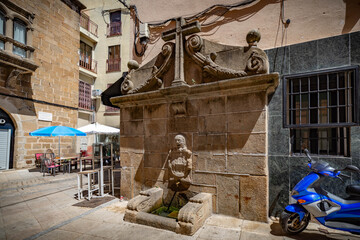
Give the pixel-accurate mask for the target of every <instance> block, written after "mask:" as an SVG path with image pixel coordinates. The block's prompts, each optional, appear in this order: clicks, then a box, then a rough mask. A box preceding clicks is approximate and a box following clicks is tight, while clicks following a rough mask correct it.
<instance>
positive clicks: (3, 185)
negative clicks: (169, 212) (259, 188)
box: [0, 170, 360, 240]
mask: <svg viewBox="0 0 360 240" xmlns="http://www.w3.org/2000/svg"><path fill="white" fill-rule="evenodd" d="M76 188H77V180H76V173H71V174H68V173H67V174H62V173H60V174H57V175H56V176H55V177H53V176H45V177H43V176H42V174H41V173H39V172H38V171H37V170H12V171H2V172H0V239H66V240H71V239H95V240H96V239H126V240H130V239H133V240H137V239H139V240H147V239H149V240H161V239H180V240H182V239H196V240H206V239H208V240H213V239H214V240H216V239H219V240H234V239H241V240H245V239H252V240H256V239H306V240H311V239H316V240H319V239H320V240H321V239H358V240H360V237H358V236H355V235H351V234H348V233H346V232H340V231H333V230H330V229H325V228H324V227H320V226H319V225H317V224H315V223H311V224H310V225H309V227H308V228H307V230H306V231H304V232H303V233H301V234H299V235H297V236H291V237H289V236H284V235H283V233H282V231H281V229H280V225H279V224H278V223H277V222H271V223H269V224H266V223H258V222H251V221H246V220H241V219H238V218H233V217H228V216H223V215H217V214H213V215H212V216H211V217H210V218H209V219H208V220H207V221H206V223H205V225H204V226H203V227H202V228H201V229H200V230H199V231H197V232H196V233H195V235H193V236H184V235H179V234H176V233H173V232H170V231H166V230H161V229H156V228H152V227H148V226H143V225H138V224H133V223H128V222H124V221H123V217H124V211H125V207H126V204H127V202H126V201H123V202H121V201H120V200H119V199H118V198H115V199H114V200H111V201H109V202H106V203H103V204H102V205H99V206H97V207H93V208H89V207H80V206H79V203H80V202H82V201H79V200H77V199H76V198H75V194H76V193H77V189H76ZM76 204H77V205H78V206H76ZM319 229H320V230H319Z"/></svg>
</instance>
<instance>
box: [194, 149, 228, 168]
mask: <svg viewBox="0 0 360 240" xmlns="http://www.w3.org/2000/svg"><path fill="white" fill-rule="evenodd" d="M194 161H195V164H196V165H195V166H196V168H195V169H196V170H203V171H211V172H222V171H225V164H226V160H225V154H223V155H214V154H208V153H199V154H198V155H197V156H196V157H195V160H194Z"/></svg>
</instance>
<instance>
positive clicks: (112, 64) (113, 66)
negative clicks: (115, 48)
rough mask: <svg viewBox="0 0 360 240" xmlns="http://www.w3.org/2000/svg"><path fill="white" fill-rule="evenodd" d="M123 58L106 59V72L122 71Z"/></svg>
mask: <svg viewBox="0 0 360 240" xmlns="http://www.w3.org/2000/svg"><path fill="white" fill-rule="evenodd" d="M120 66H121V58H119V59H108V60H106V72H107V73H108V72H119V71H121V67H120Z"/></svg>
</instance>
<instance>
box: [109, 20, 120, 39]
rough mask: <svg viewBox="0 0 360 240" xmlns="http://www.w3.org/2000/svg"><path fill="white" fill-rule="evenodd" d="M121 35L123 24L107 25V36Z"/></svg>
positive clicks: (113, 23)
mask: <svg viewBox="0 0 360 240" xmlns="http://www.w3.org/2000/svg"><path fill="white" fill-rule="evenodd" d="M118 35H121V22H112V23H110V24H108V25H107V36H108V37H111V36H118Z"/></svg>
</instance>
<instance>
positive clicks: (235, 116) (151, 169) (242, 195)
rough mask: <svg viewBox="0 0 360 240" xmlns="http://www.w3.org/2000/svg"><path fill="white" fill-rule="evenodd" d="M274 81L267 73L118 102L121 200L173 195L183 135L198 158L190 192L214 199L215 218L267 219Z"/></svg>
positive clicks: (128, 97) (143, 95) (275, 77)
mask: <svg viewBox="0 0 360 240" xmlns="http://www.w3.org/2000/svg"><path fill="white" fill-rule="evenodd" d="M265 79H268V80H269V81H268V82H266V80H265ZM259 81H260V82H261V83H259ZM276 83H277V74H270V75H267V74H264V75H259V76H254V77H246V78H244V79H232V80H224V81H220V82H215V83H210V84H206V85H197V86H191V87H190V86H186V87H172V88H165V89H161V90H160V91H155V92H149V93H142V94H135V95H127V96H121V97H116V98H113V100H112V102H113V104H116V105H118V106H120V107H121V117H120V126H121V130H120V133H121V135H120V151H121V153H120V158H121V166H122V167H123V170H122V175H121V193H122V195H124V196H125V197H127V198H129V199H130V198H133V197H134V196H136V195H138V194H139V192H140V191H141V190H145V189H148V188H151V187H154V186H159V187H162V188H163V189H164V190H165V192H164V194H165V196H166V195H171V194H172V193H169V192H168V190H167V170H166V168H167V164H166V159H167V155H168V152H169V149H171V148H172V147H173V145H172V144H173V142H174V140H173V139H174V137H175V135H177V134H182V135H184V136H185V138H186V145H187V147H188V149H189V150H190V151H192V153H193V155H192V163H193V168H192V179H193V180H192V184H191V186H190V189H189V191H192V192H196V193H198V192H207V193H211V194H213V209H214V211H215V212H216V213H220V214H226V215H232V216H238V217H241V218H245V219H249V220H257V221H267V215H268V212H267V211H268V205H267V202H268V199H267V198H268V197H267V196H268V168H267V94H268V93H267V89H268V88H269V86H270V85H271V86H273V87H274V86H276ZM272 89H273V88H272ZM179 109H180V110H179Z"/></svg>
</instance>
